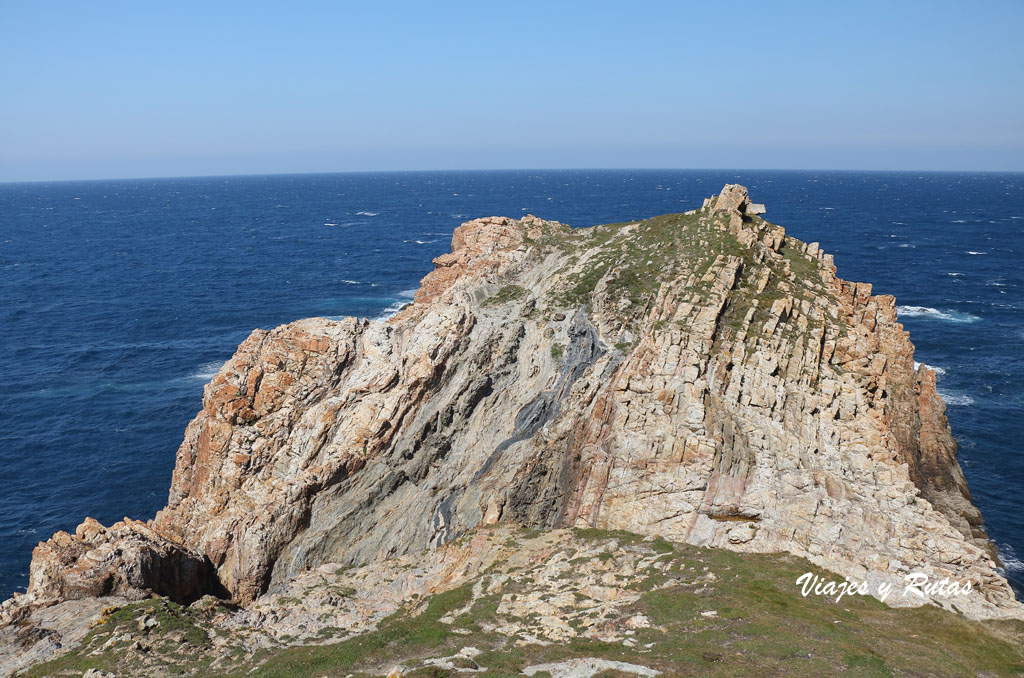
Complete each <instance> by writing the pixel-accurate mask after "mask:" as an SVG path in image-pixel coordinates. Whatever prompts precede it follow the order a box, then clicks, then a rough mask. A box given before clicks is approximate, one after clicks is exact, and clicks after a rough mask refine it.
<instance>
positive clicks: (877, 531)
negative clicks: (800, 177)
mask: <svg viewBox="0 0 1024 678" xmlns="http://www.w3.org/2000/svg"><path fill="white" fill-rule="evenodd" d="M762 212H763V207H762V206H760V205H756V204H754V203H751V202H750V200H749V197H748V196H747V192H746V189H744V188H743V187H741V186H727V187H725V189H723V191H722V193H721V194H720V196H718V197H717V198H714V199H711V200H708V201H705V206H704V207H703V208H702V209H700V210H694V211H693V212H689V213H686V214H682V215H667V216H663V217H656V218H654V219H650V220H646V221H642V222H632V223H627V224H618V225H613V226H599V227H593V228H589V229H570V228H568V227H566V226H563V225H561V224H558V223H556V222H547V221H544V220H541V219H538V218H536V217H532V216H528V217H526V218H524V219H522V220H519V221H515V220H512V219H507V218H498V217H492V218H488V219H478V220H475V221H470V222H467V223H465V224H463V225H462V226H460V227H459V228H458V229H456V231H455V234H454V236H453V238H452V252H451V253H449V254H446V255H443V256H441V257H438V258H437V259H436V260H435V264H436V268H435V270H434V271H433V272H431V273H430V274H429V275H427V276H426V277H425V278H424V280H423V282H422V285H421V287H420V289H419V290H418V292H417V293H416V296H415V301H414V303H413V304H411V305H410V306H408V307H406V308H405V309H403V310H402V311H401V312H399V313H398V314H397V315H396V316H395V317H393V318H391V319H390V320H388V321H386V322H369V321H366V320H357V319H355V318H348V319H345V320H341V321H335V320H327V319H308V320H301V321H298V322H295V323H291V324H289V325H285V326H282V327H278V328H276V329H273V330H270V331H263V330H258V331H256V332H253V334H252V335H251V336H250V337H249V338H248V339H246V341H245V342H243V343H242V345H241V346H240V347H239V349H238V352H237V353H236V354H235V356H234V357H233V358H232V359H231V360H230V361H229V362H228V363H227V364H226V365H225V366H224V367H223V368H222V369H221V371H220V372H219V373H218V375H217V376H216V377H215V378H214V379H213V381H211V383H210V384H209V385H208V386H207V387H206V390H205V393H204V399H203V409H202V411H201V412H200V413H199V414H198V416H197V417H196V418H195V420H194V421H193V422H192V423H191V424H190V425H189V427H188V429H187V431H186V433H185V440H184V442H183V443H182V445H181V448H180V449H179V450H178V456H177V462H176V465H175V470H174V476H173V482H172V487H171V492H170V499H169V502H168V505H167V507H166V508H165V509H164V510H162V511H161V512H160V513H159V514H158V516H157V517H156V519H155V520H154V521H153V522H152V523H151V525H150V526H148V527H145V528H143V527H142V526H140V525H139V524H137V523H131V522H127V521H126V522H125V523H118V525H116V526H114V527H112V528H109V529H107V530H105V531H104V530H102V529H101V528H99V527H98V526H96V525H94V524H92V523H88V524H86V525H84V526H83V527H82V528H81V530H80V532H81V534H80V535H79V536H76V537H72V536H70V535H57V536H55V537H54V538H53V539H52V540H51V541H50V542H47V544H45V545H42V546H40V548H39V549H38V550H37V555H36V561H37V562H36V561H34V564H33V578H32V584H31V586H30V588H29V593H28V596H26V601H27V602H24V603H20V602H18V603H8V604H5V605H6V607H5V608H4V609H6V610H8V614H12V613H11V612H10V611H11V610H13V609H15V608H18V607H19V606H24V605H27V604H36V605H39V604H44V603H45V602H46V601H56V600H60V599H62V598H67V597H69V596H78V595H95V592H97V591H109V590H117V591H119V592H122V593H123V594H124V595H126V597H132V596H135V595H138V594H139V593H140V592H144V591H145V590H147V589H148V590H153V591H156V592H158V593H164V594H166V595H171V596H175V597H179V598H188V597H190V596H192V595H194V594H195V593H196V592H197V589H196V588H195V584H194V583H192V582H194V581H199V580H198V579H196V578H195V577H193V574H195V573H197V572H199V570H200V569H201V568H200V566H199V565H198V563H203V564H208V565H207V566H208V567H209V568H210V571H211V572H212V573H213V574H214V575H215V577H214V579H212V580H211V582H210V586H211V587H213V586H216V587H222V592H223V594H224V595H227V596H230V597H231V598H233V599H234V600H236V601H238V602H240V603H243V604H248V603H250V602H252V601H253V600H255V599H257V598H258V597H259V596H260V595H262V594H263V593H264V592H265V591H267V590H268V588H273V587H279V586H284V585H285V584H286V582H288V581H290V580H292V579H293V578H294V577H295V576H297V575H298V574H300V573H302V572H305V571H307V570H308V569H310V568H315V567H317V566H319V565H321V564H323V563H348V564H359V563H366V562H373V561H376V560H379V559H383V558H388V557H391V556H395V555H401V554H406V553H411V552H415V551H419V550H421V549H424V548H429V547H432V546H436V545H438V544H442V543H445V542H449V541H451V540H453V539H455V538H457V537H458V536H459V535H461V534H464V533H465V532H467V531H468V530H470V529H472V528H475V527H478V526H482V525H489V524H493V523H499V522H518V523H525V524H529V525H534V526H538V527H561V526H594V527H601V528H610V529H625V530H630V531H633V532H638V533H641V534H647V535H652V534H659V535H663V536H665V537H667V538H670V539H673V540H676V541H686V542H689V543H692V544H699V545H705V546H711V547H721V548H728V549H734V550H739V551H788V552H791V553H794V554H796V555H800V556H803V557H806V558H808V559H809V560H811V561H812V562H814V563H817V564H819V565H821V566H823V567H826V568H829V569H831V570H833V571H836V572H838V573H841V574H842V575H845V576H848V577H852V578H855V579H862V580H866V581H869V582H871V583H872V584H873V585H874V584H878V583H883V582H891V583H895V584H896V585H900V582H902V577H903V576H904V575H905V574H907V573H909V572H912V571H913V572H923V573H926V574H929V575H931V576H936V577H939V578H941V577H943V576H948V577H950V578H953V579H958V580H971V581H972V582H973V584H974V589H973V591H972V593H971V595H970V596H967V597H965V598H961V599H957V600H955V601H950V600H936V601H935V602H937V603H939V604H943V605H947V606H955V607H956V608H957V609H959V610H961V611H962V612H964V613H965V614H968V615H970V616H972V617H1021V616H1022V613H1021V606H1020V605H1019V604H1018V603H1017V602H1016V600H1015V599H1014V597H1013V593H1012V591H1011V590H1010V587H1009V585H1008V584H1007V582H1006V580H1005V579H1004V578H1003V577H1002V576H1001V575H1000V574H999V572H998V571H997V569H996V564H995V562H994V561H993V559H992V557H993V553H992V551H991V545H990V543H989V542H988V540H987V537H986V535H985V533H984V529H983V525H982V521H981V516H980V514H979V513H978V511H977V509H976V508H975V507H974V506H973V504H972V503H971V501H970V494H969V492H968V490H967V485H966V482H965V480H964V477H963V474H962V472H961V471H960V468H959V466H958V465H957V462H956V444H955V442H954V440H953V438H952V435H951V433H950V430H949V425H948V423H947V421H946V417H945V412H944V406H943V404H942V401H941V399H940V398H939V397H938V395H937V393H936V391H935V383H934V374H933V373H932V372H931V371H930V370H928V368H926V367H921V368H915V364H914V349H913V345H912V344H911V343H910V339H909V336H908V334H907V333H906V332H905V331H904V330H903V327H902V326H901V325H900V323H899V321H898V318H897V315H896V306H895V302H894V300H893V298H892V297H889V296H884V295H873V294H872V290H871V286H870V285H867V284H864V283H850V282H846V281H843V280H841V279H839V278H838V277H836V268H835V266H834V264H833V261H832V257H831V256H830V255H827V254H824V253H823V252H822V251H821V250H820V248H819V247H818V245H817V244H816V243H812V244H810V245H805V244H804V243H801V242H799V241H797V240H794V239H793V238H790V237H788V236H786V235H785V231H784V230H783V229H782V227H780V226H776V225H774V224H770V223H768V222H767V221H764V220H763V219H761V218H760V217H759V216H757V215H758V214H760V213H762ZM122 543H123V544H124V547H122V548H121V553H120V555H118V556H117V557H114V556H113V555H110V554H112V553H114V550H112V549H115V548H117V547H116V546H115V545H117V544H122ZM108 546H109V547H110V549H111V550H107V551H104V550H103V549H104V548H107V547H108ZM97 549H100V551H99V553H100V557H98V558H97V556H96V555H95V554H96V553H97ZM165 560H166V561H167V562H169V563H170V565H166V564H165ZM191 563H197V564H196V565H195V567H194V568H193V567H192V565H190V564H191ZM57 564H59V567H57ZM64 569H66V570H67V571H68V572H69V573H70V574H61V573H60V572H62V571H63V570H64ZM37 572H38V573H39V574H38V575H37V574H36V573H37ZM154 572H155V573H156V574H155V575H154V574H153V573H154ZM173 573H177V574H173ZM172 575H173V576H172ZM177 577H180V578H181V582H179V583H178V584H177V588H175V586H173V585H172V580H175V579H176V578H177ZM33 601H34V602H33Z"/></svg>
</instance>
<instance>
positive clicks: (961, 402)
mask: <svg viewBox="0 0 1024 678" xmlns="http://www.w3.org/2000/svg"><path fill="white" fill-rule="evenodd" d="M939 397H940V398H942V401H943V402H944V403H946V404H947V405H949V406H950V407H967V406H968V405H973V404H974V398H972V397H971V396H969V395H964V394H963V393H955V392H947V391H939Z"/></svg>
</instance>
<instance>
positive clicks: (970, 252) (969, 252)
mask: <svg viewBox="0 0 1024 678" xmlns="http://www.w3.org/2000/svg"><path fill="white" fill-rule="evenodd" d="M967 253H968V254H974V255H978V254H988V252H972V251H971V250H967Z"/></svg>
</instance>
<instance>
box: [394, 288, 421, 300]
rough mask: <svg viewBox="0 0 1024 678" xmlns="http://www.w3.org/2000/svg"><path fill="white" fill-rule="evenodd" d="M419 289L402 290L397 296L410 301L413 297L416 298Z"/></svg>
mask: <svg viewBox="0 0 1024 678" xmlns="http://www.w3.org/2000/svg"><path fill="white" fill-rule="evenodd" d="M419 289H420V288H418V287H414V288H412V289H411V290H402V291H401V292H399V293H398V296H400V297H402V298H403V299H412V298H413V297H415V296H416V292H418V291H419Z"/></svg>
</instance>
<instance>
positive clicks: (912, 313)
mask: <svg viewBox="0 0 1024 678" xmlns="http://www.w3.org/2000/svg"><path fill="white" fill-rule="evenodd" d="M896 312H897V313H899V314H900V315H901V316H903V317H905V318H931V319H932V320H944V321H946V322H951V323H975V322H978V321H979V320H981V318H979V317H978V316H976V315H971V314H970V313H961V312H960V311H940V310H939V309H937V308H930V307H928V306H897V307H896Z"/></svg>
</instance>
